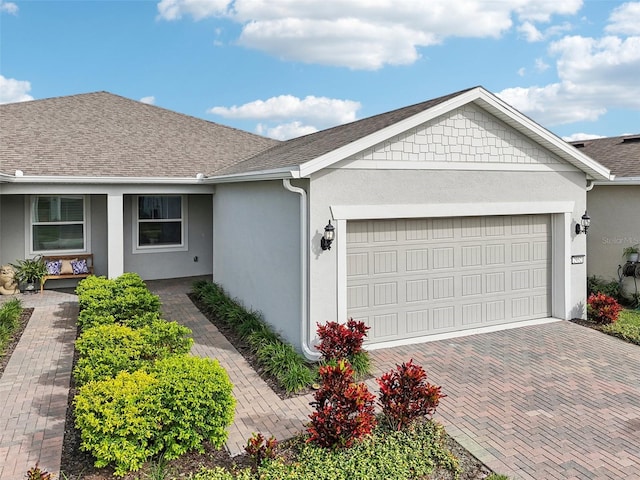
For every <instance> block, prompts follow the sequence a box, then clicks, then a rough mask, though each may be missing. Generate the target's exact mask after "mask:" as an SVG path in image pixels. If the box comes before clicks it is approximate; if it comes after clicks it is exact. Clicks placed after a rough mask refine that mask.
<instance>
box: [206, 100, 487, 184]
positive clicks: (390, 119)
mask: <svg viewBox="0 0 640 480" xmlns="http://www.w3.org/2000/svg"><path fill="white" fill-rule="evenodd" d="M473 88H477V87H473ZM473 88H468V89H465V90H462V91H460V92H456V93H452V94H449V95H445V96H443V97H439V98H434V99H432V100H428V101H426V102H422V103H418V104H415V105H411V106H408V107H404V108H400V109H398V110H393V111H391V112H387V113H382V114H380V115H375V116H373V117H368V118H364V119H362V120H357V121H355V122H351V123H347V124H344V125H339V126H337V127H333V128H329V129H327V130H322V131H320V132H316V133H312V134H309V135H305V136H302V137H298V138H294V139H292V140H288V141H286V142H283V143H280V144H278V145H276V146H274V147H272V148H270V149H268V150H265V151H263V152H261V153H259V154H257V155H255V156H253V157H251V158H248V159H247V160H245V161H243V162H239V163H236V164H235V165H230V166H228V167H226V168H224V169H222V170H219V171H218V172H217V173H216V174H217V175H233V174H240V173H249V172H257V171H262V170H272V169H278V168H285V167H295V166H298V165H302V164H304V163H305V162H308V161H309V160H312V159H314V158H317V157H319V156H321V155H324V154H326V153H329V152H331V151H332V150H336V149H338V148H340V147H343V146H345V145H347V144H349V143H352V142H355V141H356V140H359V139H361V138H363V137H365V136H367V135H370V134H372V133H374V132H376V131H378V130H381V129H383V128H386V127H388V126H390V125H393V124H394V123H397V122H400V121H402V120H404V119H406V118H409V117H411V116H413V115H417V114H418V113H420V112H422V111H425V110H428V109H430V108H432V107H435V106H436V105H439V104H440V103H444V102H446V101H447V100H450V99H452V98H454V97H457V96H459V95H461V94H462V93H464V92H467V91H469V90H473Z"/></svg>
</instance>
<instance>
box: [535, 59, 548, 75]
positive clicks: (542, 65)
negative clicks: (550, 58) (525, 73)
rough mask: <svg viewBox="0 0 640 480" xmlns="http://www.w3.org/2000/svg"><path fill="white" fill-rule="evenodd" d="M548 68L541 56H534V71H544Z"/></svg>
mask: <svg viewBox="0 0 640 480" xmlns="http://www.w3.org/2000/svg"><path fill="white" fill-rule="evenodd" d="M548 69H549V64H548V63H546V62H545V61H544V60H543V59H541V58H536V71H538V72H544V71H545V70H548Z"/></svg>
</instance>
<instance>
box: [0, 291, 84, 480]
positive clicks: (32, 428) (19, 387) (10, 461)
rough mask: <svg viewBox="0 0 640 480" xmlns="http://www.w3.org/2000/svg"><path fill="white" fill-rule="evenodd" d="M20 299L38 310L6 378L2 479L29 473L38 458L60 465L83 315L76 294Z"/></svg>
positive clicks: (0, 411)
mask: <svg viewBox="0 0 640 480" xmlns="http://www.w3.org/2000/svg"><path fill="white" fill-rule="evenodd" d="M19 298H20V300H21V301H22V304H23V306H24V307H35V309H34V312H33V315H32V316H31V320H30V321H29V324H28V325H27V328H26V329H25V331H24V333H23V334H22V338H21V339H20V342H19V343H18V345H17V346H16V349H15V350H14V352H13V355H11V359H10V360H9V363H8V364H7V367H6V368H5V371H4V374H3V375H2V378H0V479H2V480H17V479H21V478H25V474H26V472H27V470H28V469H29V468H31V467H33V466H34V465H35V464H36V462H38V463H39V465H40V467H42V468H44V469H45V470H47V471H49V472H58V471H59V470H60V458H61V456H62V440H63V438H64V423H65V413H66V409H67V397H68V393H69V380H70V377H71V367H72V363H73V341H74V339H75V334H76V328H75V322H76V318H77V315H78V306H77V302H76V297H75V295H69V294H65V293H60V292H53V291H47V292H46V293H44V294H31V295H19ZM7 299H8V298H7V297H0V301H6V300H7Z"/></svg>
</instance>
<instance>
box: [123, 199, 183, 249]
mask: <svg viewBox="0 0 640 480" xmlns="http://www.w3.org/2000/svg"><path fill="white" fill-rule="evenodd" d="M136 199H137V204H136V205H135V206H134V208H135V209H136V210H135V213H134V219H135V223H136V231H135V235H136V239H135V240H136V241H135V250H137V251H144V250H157V249H163V250H168V251H170V250H184V249H185V248H186V235H185V217H186V199H185V198H184V197H183V196H182V195H140V196H138V197H136Z"/></svg>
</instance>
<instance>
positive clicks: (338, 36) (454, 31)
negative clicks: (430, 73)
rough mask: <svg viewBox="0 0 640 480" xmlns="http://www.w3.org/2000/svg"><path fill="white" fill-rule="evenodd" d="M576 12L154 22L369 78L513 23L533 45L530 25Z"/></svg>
mask: <svg viewBox="0 0 640 480" xmlns="http://www.w3.org/2000/svg"><path fill="white" fill-rule="evenodd" d="M581 6H582V0H563V1H557V0H501V1H499V2H486V1H483V0H431V1H429V2H425V1H424V0H405V1H403V2H393V1H391V0H385V1H379V2H371V1H370V0H325V1H323V2H308V1H306V2H305V1H299V0H235V1H232V0H162V1H161V2H160V3H159V4H158V12H159V14H158V16H159V18H162V19H165V20H177V19H180V18H183V17H185V16H191V17H192V18H194V19H195V20H201V19H203V18H207V17H224V18H228V19H230V20H232V21H235V22H237V23H239V24H241V25H242V32H241V34H240V37H239V39H238V43H239V44H241V45H243V46H245V47H248V48H252V49H256V50H261V51H264V52H266V53H268V54H270V55H273V56H276V57H280V58H283V59H285V60H294V61H300V62H306V63H318V64H324V65H336V66H343V67H348V68H352V69H365V70H366V69H368V70H375V69H379V68H381V67H383V66H385V65H404V64H411V63H413V62H415V61H416V60H417V59H418V58H420V52H419V49H420V48H422V47H426V46H430V45H435V44H438V43H441V42H442V41H443V40H444V39H446V38H448V37H464V38H487V37H490V38H498V37H500V36H501V35H502V34H504V33H505V32H507V31H508V30H509V29H511V28H512V26H513V22H514V19H517V20H518V21H519V22H525V25H526V26H524V25H523V27H521V28H524V29H525V34H526V35H527V38H535V37H536V36H538V37H539V36H541V35H543V34H542V33H540V32H539V31H538V30H537V28H536V27H535V26H534V25H533V24H534V22H549V21H550V19H551V18H552V16H554V15H573V14H575V13H577V12H578V10H579V9H580V7H581ZM536 32H537V33H536Z"/></svg>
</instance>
